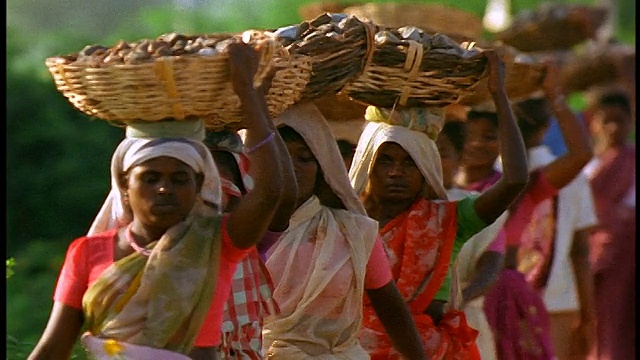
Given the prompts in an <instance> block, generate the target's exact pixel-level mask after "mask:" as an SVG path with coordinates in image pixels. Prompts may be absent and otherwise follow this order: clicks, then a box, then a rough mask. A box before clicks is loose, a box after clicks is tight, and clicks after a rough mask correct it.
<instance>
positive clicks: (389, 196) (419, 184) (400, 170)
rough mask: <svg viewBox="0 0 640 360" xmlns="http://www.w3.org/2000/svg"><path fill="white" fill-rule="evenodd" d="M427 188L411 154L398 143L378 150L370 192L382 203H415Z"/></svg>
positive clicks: (383, 146) (388, 143) (386, 145)
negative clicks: (424, 188)
mask: <svg viewBox="0 0 640 360" xmlns="http://www.w3.org/2000/svg"><path fill="white" fill-rule="evenodd" d="M424 186H425V181H424V177H423V176H422V173H421V172H420V169H418V166H417V165H416V163H415V162H414V161H413V159H412V158H411V156H410V155H409V153H408V152H407V151H406V150H405V149H403V148H402V146H400V145H399V144H397V143H393V142H387V143H384V144H382V145H380V147H379V148H378V152H377V153H376V156H375V159H374V162H373V168H372V170H371V175H370V176H369V189H368V192H369V193H370V194H371V195H373V196H375V197H376V198H378V199H379V200H381V201H413V200H415V199H416V198H417V197H418V195H420V194H421V192H422V189H423V187H424Z"/></svg>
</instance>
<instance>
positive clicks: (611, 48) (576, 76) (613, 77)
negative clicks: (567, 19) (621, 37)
mask: <svg viewBox="0 0 640 360" xmlns="http://www.w3.org/2000/svg"><path fill="white" fill-rule="evenodd" d="M635 57H636V52H635V48H633V47H629V46H625V45H620V44H618V45H608V46H605V47H601V48H597V49H591V50H590V51H586V52H585V53H579V54H575V53H574V54H573V56H571V57H569V58H568V59H566V61H565V63H564V64H563V66H562V69H561V72H560V83H561V84H562V87H563V88H564V89H566V90H567V91H570V92H572V91H585V90H589V89H590V88H592V87H595V86H604V85H609V84H612V83H616V82H619V81H621V79H620V76H621V72H620V71H621V70H624V69H621V68H620V67H621V66H628V67H634V68H635Z"/></svg>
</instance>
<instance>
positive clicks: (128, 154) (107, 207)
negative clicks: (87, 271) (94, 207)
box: [87, 120, 221, 236]
mask: <svg viewBox="0 0 640 360" xmlns="http://www.w3.org/2000/svg"><path fill="white" fill-rule="evenodd" d="M194 122H195V123H196V124H195V125H196V127H195V128H194ZM200 123H201V120H197V121H184V122H183V121H181V122H172V125H168V124H167V123H164V122H155V123H141V124H136V123H133V124H130V125H129V126H128V128H127V137H126V138H125V139H124V140H122V141H121V142H120V144H119V145H118V147H117V148H116V150H115V152H114V154H113V156H112V158H111V191H110V192H109V195H107V199H106V200H105V202H104V204H103V205H102V208H101V209H100V211H99V212H98V215H97V216H96V218H95V219H94V221H93V224H92V225H91V228H90V229H89V231H88V233H87V235H88V236H91V235H94V234H97V233H100V232H103V231H106V230H109V229H113V228H117V227H120V226H124V225H126V224H128V223H130V222H131V221H132V220H133V219H132V218H131V215H130V214H129V213H128V212H126V211H125V209H124V204H123V202H122V191H121V189H120V186H119V185H118V177H119V176H120V175H121V174H123V173H124V172H126V171H128V170H129V169H131V168H132V167H134V166H136V165H139V164H141V163H143V162H144V161H146V160H149V159H153V158H156V157H160V156H168V157H172V158H175V159H178V160H180V161H182V162H184V163H185V164H187V165H189V166H190V167H191V168H193V169H194V170H195V171H196V173H201V174H203V175H204V181H203V184H202V189H201V191H200V196H201V199H202V200H204V201H206V202H210V203H213V204H216V205H218V206H219V205H220V201H221V184H220V175H219V173H218V169H217V168H216V165H215V163H214V162H213V157H212V156H211V153H210V152H209V149H208V148H207V147H206V146H205V145H204V143H202V140H203V139H204V135H205V133H204V126H198V124H200ZM154 125H155V127H154ZM185 127H187V128H188V129H187V130H188V131H185V129H184V128H185ZM191 130H194V131H191ZM172 134H177V135H173V137H167V136H172ZM158 135H161V136H163V137H158Z"/></svg>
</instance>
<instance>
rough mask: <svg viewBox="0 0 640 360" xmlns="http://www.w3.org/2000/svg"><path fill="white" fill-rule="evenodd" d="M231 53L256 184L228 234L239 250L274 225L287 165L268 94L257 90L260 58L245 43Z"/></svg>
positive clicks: (233, 215)
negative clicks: (255, 83)
mask: <svg viewBox="0 0 640 360" xmlns="http://www.w3.org/2000/svg"><path fill="white" fill-rule="evenodd" d="M227 50H228V52H229V67H230V77H231V82H232V85H233V90H234V91H235V92H236V94H237V95H238V97H240V107H241V111H242V114H243V122H244V125H245V127H246V137H245V146H246V147H247V148H248V149H251V150H250V151H249V157H250V159H251V168H250V170H249V171H250V174H251V176H252V177H253V179H254V181H255V185H254V188H253V190H252V191H250V192H249V193H248V194H247V195H245V196H244V197H243V198H242V199H241V200H240V202H239V203H238V205H237V207H236V208H235V209H234V210H233V211H232V212H231V213H230V215H229V220H228V223H227V231H228V233H229V236H230V238H231V239H232V241H233V243H234V245H235V246H237V247H238V248H248V247H250V246H252V245H255V244H256V242H257V241H259V240H260V239H261V238H262V236H263V235H264V233H265V231H266V230H267V228H268V227H269V224H270V223H271V221H272V218H273V215H274V213H275V211H276V207H275V206H274V204H277V203H278V202H279V201H280V199H281V197H282V193H283V177H282V174H283V172H284V170H283V166H286V164H287V162H283V161H281V159H280V157H281V156H283V154H281V152H280V151H279V149H282V148H284V145H283V143H282V138H281V137H280V135H279V134H278V132H277V131H276V129H275V126H274V125H273V121H271V118H270V117H269V112H268V108H267V102H266V99H265V96H264V92H263V91H262V90H261V89H255V88H254V87H253V77H254V75H255V73H256V70H257V67H258V61H259V54H258V53H257V51H255V50H254V49H253V48H252V47H250V46H249V45H246V44H243V43H234V44H230V45H229V47H228V48H227ZM279 143H280V144H279ZM289 165H290V162H289ZM287 171H293V170H291V169H287ZM249 225H250V226H249Z"/></svg>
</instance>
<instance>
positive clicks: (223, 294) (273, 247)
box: [29, 44, 635, 360]
mask: <svg viewBox="0 0 640 360" xmlns="http://www.w3.org/2000/svg"><path fill="white" fill-rule="evenodd" d="M228 51H229V59H230V70H231V81H232V85H233V89H234V91H235V92H236V94H237V95H238V96H239V98H240V99H241V110H242V112H243V128H244V129H243V130H241V131H240V132H238V133H235V132H216V133H213V132H207V131H206V129H205V128H204V127H203V123H202V122H201V121H200V120H197V119H194V120H190V121H166V122H165V121H163V122H155V123H154V122H143V123H135V122H131V123H129V125H128V127H127V129H126V137H125V139H123V140H122V142H121V143H120V145H119V146H118V148H117V149H116V150H115V153H114V154H113V157H112V163H111V187H112V188H111V192H110V193H109V195H108V197H107V199H106V201H105V203H104V205H103V206H102V208H101V209H100V211H99V212H98V215H97V217H96V219H95V221H94V223H93V224H92V225H91V227H90V229H89V231H88V233H87V234H86V235H85V236H82V237H80V238H78V239H75V240H74V241H73V242H72V243H71V245H70V246H69V248H68V251H67V256H66V258H65V262H64V264H63V267H62V269H61V272H60V275H59V278H58V282H57V285H56V288H55V293H54V296H53V300H54V302H53V308H52V311H51V315H50V318H49V321H48V323H47V325H46V328H45V329H44V332H43V334H42V337H41V338H40V340H39V342H38V343H37V344H36V346H35V348H34V349H33V351H32V353H31V354H30V356H29V359H31V360H34V359H69V357H70V354H71V352H72V349H73V347H74V345H75V343H76V341H78V339H80V342H81V343H82V345H83V346H84V348H85V349H86V350H87V352H88V353H89V354H91V356H92V357H93V358H96V359H155V360H159V359H221V358H222V359H263V358H268V359H307V358H313V359H369V358H371V359H400V358H403V359H447V360H449V359H501V360H502V359H504V360H506V359H586V358H587V356H592V357H593V358H594V359H614V360H618V359H631V358H635V355H634V354H635V327H634V321H633V318H634V315H635V289H634V288H633V284H634V280H635V278H634V276H635V275H634V272H635V270H634V269H635V243H634V241H635V181H634V180H635V146H633V145H629V143H628V142H627V134H628V132H629V131H630V130H631V127H632V126H633V115H632V112H631V110H630V109H631V108H630V102H629V101H628V99H627V98H626V97H625V95H624V94H622V93H611V94H605V95H603V96H602V97H600V98H599V99H598V100H597V101H596V102H594V104H593V107H592V109H591V110H592V111H591V113H590V116H589V120H588V123H589V127H588V128H586V127H585V126H583V124H582V123H581V121H580V120H579V119H578V118H577V117H576V116H575V114H574V113H573V112H572V111H571V109H570V108H569V107H568V106H567V103H566V100H565V97H564V94H563V92H562V89H561V88H560V87H559V86H558V84H557V83H556V79H557V78H558V76H557V68H556V67H555V64H553V63H548V64H547V69H546V78H545V81H544V84H543V88H544V93H543V94H541V96H540V97H535V98H531V99H526V100H524V101H519V102H511V101H510V100H509V98H508V96H507V92H506V90H505V82H504V77H505V75H504V64H503V63H502V61H501V60H500V58H499V56H498V55H497V54H496V53H495V52H494V51H492V50H487V51H486V56H487V58H488V61H489V75H488V76H489V81H488V87H489V91H490V93H491V96H492V99H493V102H492V104H490V105H491V106H489V107H487V108H484V109H473V110H472V111H470V112H469V113H467V114H466V116H465V118H464V119H445V116H444V113H443V111H442V109H439V108H410V109H400V108H396V109H386V108H378V107H373V106H370V107H368V108H367V110H366V113H365V114H364V117H365V119H366V126H365V127H364V129H363V131H362V134H361V136H360V139H359V142H358V144H357V146H356V147H355V152H354V153H353V154H349V155H348V156H352V158H349V159H343V156H342V155H341V152H340V149H339V147H338V143H337V142H336V139H335V138H334V137H333V135H332V133H331V129H330V128H329V126H328V124H327V122H326V120H325V119H324V118H323V117H322V115H321V113H320V112H319V111H318V109H317V108H316V107H315V106H314V105H313V104H312V103H301V104H296V105H294V106H292V107H291V108H290V109H289V110H287V111H286V112H285V113H283V114H281V115H280V116H278V117H277V118H274V119H271V118H270V117H269V115H268V110H267V106H266V101H265V98H264V94H265V90H266V88H267V87H268V85H269V84H268V81H266V82H265V84H264V86H262V87H259V88H254V87H253V82H252V79H253V75H254V74H255V71H256V69H257V65H258V61H259V57H258V54H257V53H256V52H255V51H254V50H253V49H252V48H250V47H249V46H247V45H243V44H232V45H230V46H229V48H228ZM552 117H555V119H557V121H558V124H559V126H560V129H561V131H562V135H563V137H564V142H565V144H566V148H567V151H566V152H565V153H564V154H561V155H554V154H551V153H550V152H549V151H548V149H547V148H546V147H545V146H544V145H543V138H544V134H545V132H546V129H547V128H548V124H549V121H550V120H551V118H552ZM456 120H462V121H456ZM588 130H591V134H592V135H593V140H594V142H593V145H592V141H591V140H592V136H590V135H589V132H588ZM345 165H348V166H349V167H347V166H345Z"/></svg>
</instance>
